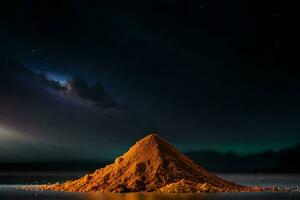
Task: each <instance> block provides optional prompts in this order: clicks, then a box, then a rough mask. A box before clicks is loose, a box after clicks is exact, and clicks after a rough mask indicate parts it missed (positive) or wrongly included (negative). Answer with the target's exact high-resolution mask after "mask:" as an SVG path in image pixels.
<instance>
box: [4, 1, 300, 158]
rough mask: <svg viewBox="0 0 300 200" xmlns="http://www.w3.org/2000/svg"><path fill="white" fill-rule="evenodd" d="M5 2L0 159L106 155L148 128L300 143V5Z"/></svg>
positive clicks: (248, 149) (244, 146)
mask: <svg viewBox="0 0 300 200" xmlns="http://www.w3.org/2000/svg"><path fill="white" fill-rule="evenodd" d="M0 4H1V5H0V65H1V66H0V67H1V68H2V69H3V70H0V73H1V74H0V76H1V77H0V78H1V81H0V95H1V96H0V147H1V148H2V151H1V153H0V157H1V158H4V159H6V160H32V159H34V160H43V159H52V160H59V159H66V158H68V159H104V158H105V159H106V158H111V157H112V156H115V155H118V154H119V153H120V152H123V151H125V150H126V149H127V147H129V145H130V144H132V142H134V141H135V140H137V139H138V138H140V137H143V136H144V135H146V134H147V133H149V132H151V131H158V132H159V134H160V135H162V136H163V137H165V138H167V139H168V140H169V141H170V142H172V143H174V144H175V145H176V146H178V147H179V148H180V149H181V150H183V151H187V150H203V149H212V150H216V151H222V152H224V151H234V152H236V153H240V154H247V153H252V152H260V151H265V150H267V149H271V150H278V149H281V148H286V147H290V146H293V145H296V144H298V143H299V142H300V134H299V131H300V125H299V120H300V115H299V114H300V104H299V102H300V94H299V88H300V79H299V75H300V70H299V64H300V62H299V55H298V54H299V52H300V51H299V34H298V31H297V30H298V28H299V23H300V21H299V12H298V10H297V9H296V8H297V7H296V6H295V5H291V4H289V3H288V2H282V1H281V2H279V1H270V0H266V1H259V0H251V1H250V0H244V1H240V0H228V1H223V0H205V1H204V0H203V1H202V0H189V1H182V0H178V1H177V0H151V1H139V0H129V1H116V0H111V1H101V0H84V1H83V0H82V1H79V0H44V1H40V0H11V1H6V2H1V3H0ZM41 73H43V74H44V75H41ZM51 80H52V82H51ZM67 86H68V87H67Z"/></svg>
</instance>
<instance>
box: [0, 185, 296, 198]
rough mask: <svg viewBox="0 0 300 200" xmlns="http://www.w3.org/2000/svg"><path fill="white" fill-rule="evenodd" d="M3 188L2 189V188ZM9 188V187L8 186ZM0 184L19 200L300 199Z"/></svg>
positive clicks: (2, 194)
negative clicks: (41, 188)
mask: <svg viewBox="0 0 300 200" xmlns="http://www.w3.org/2000/svg"><path fill="white" fill-rule="evenodd" d="M1 188H2V189H1ZM6 189H8V188H6ZM6 189H4V188H3V186H0V199H1V200H6V199H18V200H260V199H262V200H294V199H300V193H296V192H294V193H275V192H273V193H271V192H269V193H266V192H264V193H263V192H261V193H223V194H154V193H129V194H96V193H67V192H47V191H42V192H41V191H40V192H33V191H21V190H14V191H13V190H12V188H10V191H8V190H6Z"/></svg>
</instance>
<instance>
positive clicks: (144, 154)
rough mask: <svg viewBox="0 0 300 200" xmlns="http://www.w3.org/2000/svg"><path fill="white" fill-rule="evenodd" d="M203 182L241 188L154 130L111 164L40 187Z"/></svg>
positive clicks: (109, 188)
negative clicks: (66, 180)
mask: <svg viewBox="0 0 300 200" xmlns="http://www.w3.org/2000/svg"><path fill="white" fill-rule="evenodd" d="M190 183H192V184H190ZM188 185H190V187H193V188H190V187H188ZM204 185H205V186H206V187H208V186H209V188H211V190H210V189H209V188H208V189H207V188H206V189H205V191H237V190H241V189H242V188H244V187H243V186H239V185H237V184H235V183H232V182H229V181H225V180H223V179H221V178H219V177H217V176H215V175H213V174H211V173H209V172H208V171H206V170H205V169H203V168H202V167H201V166H199V165H198V164H196V163H194V162H193V161H192V160H190V159H189V158H188V157H186V156H185V155H184V154H182V153H181V152H180V151H178V150H177V149H176V148H175V147H174V146H173V145H171V144H169V143H168V142H167V141H166V140H164V139H162V138H161V137H160V136H158V135H157V134H149V135H147V136H146V137H144V138H142V139H141V140H139V141H138V142H136V143H135V144H134V145H133V146H132V147H131V148H130V149H129V151H128V152H126V153H125V154H124V155H122V156H120V157H118V158H117V159H116V160H115V162H114V163H113V164H110V165H107V166H106V167H104V168H101V169H98V170H96V171H95V172H94V173H93V174H88V175H86V176H84V177H82V178H80V179H77V180H74V181H68V182H66V183H63V184H55V185H45V186H42V187H41V189H45V190H56V191H72V192H91V191H94V192H141V191H147V192H152V191H156V192H188V191H189V192H197V191H198V192H199V191H200V192H202V191H203V190H204V189H203V187H201V186H204ZM194 186H195V187H194ZM183 188H185V189H183ZM186 188H189V189H186ZM212 188H213V189H212Z"/></svg>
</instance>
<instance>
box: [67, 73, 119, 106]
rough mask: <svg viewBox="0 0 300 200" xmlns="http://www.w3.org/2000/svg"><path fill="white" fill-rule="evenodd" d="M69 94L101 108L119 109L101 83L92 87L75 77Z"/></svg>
mask: <svg viewBox="0 0 300 200" xmlns="http://www.w3.org/2000/svg"><path fill="white" fill-rule="evenodd" d="M66 88H67V92H68V93H71V94H74V95H77V96H78V97H80V98H82V99H85V100H87V101H90V102H91V103H92V105H94V106H96V107H101V108H119V107H120V106H119V104H118V103H117V102H116V101H115V100H114V99H113V97H112V96H111V95H110V94H109V93H108V92H107V91H106V90H105V89H104V88H103V86H102V85H101V83H99V82H98V83H96V84H93V85H91V86H89V85H88V83H87V82H86V81H85V80H83V79H82V78H80V77H74V78H73V79H71V80H69V81H68V83H67V85H66Z"/></svg>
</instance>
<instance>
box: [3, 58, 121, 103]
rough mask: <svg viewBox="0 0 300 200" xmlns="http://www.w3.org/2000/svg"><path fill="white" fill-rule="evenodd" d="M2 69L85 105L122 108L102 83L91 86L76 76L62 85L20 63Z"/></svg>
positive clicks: (13, 62) (13, 63)
mask: <svg viewBox="0 0 300 200" xmlns="http://www.w3.org/2000/svg"><path fill="white" fill-rule="evenodd" d="M0 67H1V68H0V72H1V71H2V72H5V73H7V74H11V75H19V76H21V77H24V78H29V79H31V80H34V81H37V82H38V83H40V84H42V85H44V86H46V87H48V88H51V89H55V90H59V91H62V92H63V94H65V95H68V96H71V97H73V98H75V99H77V100H79V101H80V102H82V103H83V104H85V105H88V106H93V107H95V108H114V109H120V108H121V106H120V105H119V104H118V103H117V101H116V100H115V99H114V98H113V96H112V95H111V94H110V93H109V92H108V91H106V90H105V88H104V87H103V86H102V84H101V83H100V82H97V83H95V84H92V85H89V84H88V83H87V81H86V80H84V79H82V78H81V77H79V76H76V77H74V78H72V79H70V80H69V81H67V84H66V85H62V84H61V83H60V82H59V81H56V80H52V79H50V78H49V77H48V76H47V73H36V72H33V71H32V70H30V69H28V68H25V67H24V66H23V65H22V63H21V62H18V61H10V62H6V63H2V64H1V63H0Z"/></svg>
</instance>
